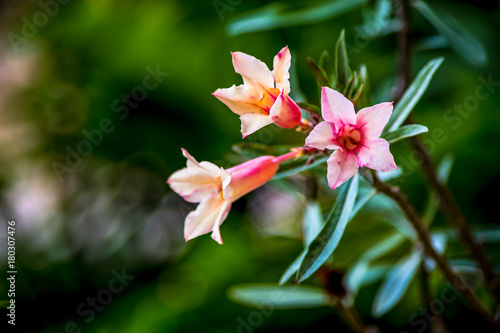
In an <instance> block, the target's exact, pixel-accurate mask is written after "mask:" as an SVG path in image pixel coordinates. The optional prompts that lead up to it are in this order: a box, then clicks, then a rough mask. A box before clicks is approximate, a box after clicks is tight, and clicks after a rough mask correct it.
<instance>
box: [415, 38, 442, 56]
mask: <svg viewBox="0 0 500 333" xmlns="http://www.w3.org/2000/svg"><path fill="white" fill-rule="evenodd" d="M449 45H450V44H449V43H448V40H447V39H446V38H444V36H442V35H437V36H431V37H426V38H422V39H421V40H419V41H416V42H415V45H414V46H413V50H414V51H415V52H421V51H427V50H435V49H440V48H443V47H447V46H449Z"/></svg>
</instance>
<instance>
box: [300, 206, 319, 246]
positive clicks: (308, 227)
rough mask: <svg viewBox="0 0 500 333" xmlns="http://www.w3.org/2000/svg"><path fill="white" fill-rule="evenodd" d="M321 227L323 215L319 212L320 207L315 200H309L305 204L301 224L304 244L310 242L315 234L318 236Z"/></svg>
mask: <svg viewBox="0 0 500 333" xmlns="http://www.w3.org/2000/svg"><path fill="white" fill-rule="evenodd" d="M322 227H323V215H322V214H321V207H320V205H319V203H318V202H317V201H311V202H309V203H308V204H307V206H306V210H305V212H304V221H303V224H302V228H303V231H304V245H305V246H308V245H309V244H311V242H312V241H313V240H314V239H315V238H316V236H318V234H319V232H320V230H321V228H322Z"/></svg>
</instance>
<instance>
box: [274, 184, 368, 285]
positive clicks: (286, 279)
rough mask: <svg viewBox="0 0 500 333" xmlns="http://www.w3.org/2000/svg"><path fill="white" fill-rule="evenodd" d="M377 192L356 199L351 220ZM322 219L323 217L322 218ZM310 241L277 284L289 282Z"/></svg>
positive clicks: (300, 262)
mask: <svg viewBox="0 0 500 333" xmlns="http://www.w3.org/2000/svg"><path fill="white" fill-rule="evenodd" d="M376 194H377V191H376V190H371V191H369V192H367V193H366V194H365V195H364V196H363V197H361V198H360V199H359V200H358V201H356V204H355V205H354V208H353V210H352V213H351V220H352V219H353V218H354V216H355V215H356V214H357V213H358V212H359V211H360V210H361V208H363V206H364V205H366V203H367V202H368V201H369V200H370V199H371V198H373V197H374V196H375V195H376ZM322 220H323V219H322ZM320 231H321V230H317V233H316V235H314V237H312V238H314V239H315V238H316V237H317V236H318V234H319V232H320ZM310 243H311V242H309V243H307V244H306V247H305V248H304V250H303V251H302V252H301V253H300V254H299V256H298V257H297V258H295V260H294V261H293V262H292V263H291V264H290V265H289V266H288V267H287V269H286V270H285V272H284V273H283V275H282V276H281V278H280V281H279V284H280V285H282V284H284V283H287V282H290V281H291V280H292V277H293V276H294V275H296V274H297V271H298V270H299V268H300V266H301V264H302V261H303V260H304V258H305V256H306V253H307V251H308V250H309V245H310ZM293 282H295V281H293Z"/></svg>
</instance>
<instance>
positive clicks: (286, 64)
mask: <svg viewBox="0 0 500 333" xmlns="http://www.w3.org/2000/svg"><path fill="white" fill-rule="evenodd" d="M291 64H292V55H291V54H290V50H289V49H288V46H285V47H284V48H282V49H281V51H279V52H278V54H277V55H276V56H275V57H274V61H273V71H272V74H273V76H274V80H276V83H279V84H281V87H282V88H283V91H284V92H285V95H288V94H289V93H290V82H289V81H288V79H289V78H290V73H289V69H290V65H291Z"/></svg>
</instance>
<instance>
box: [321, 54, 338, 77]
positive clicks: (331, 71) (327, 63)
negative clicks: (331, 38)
mask: <svg viewBox="0 0 500 333" xmlns="http://www.w3.org/2000/svg"><path fill="white" fill-rule="evenodd" d="M318 65H319V67H321V68H323V69H324V70H325V73H326V75H327V77H328V80H329V81H330V82H333V77H334V75H335V66H334V65H333V59H332V57H331V55H330V53H329V52H328V51H327V50H324V51H323V53H321V56H320V57H319V62H318Z"/></svg>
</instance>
